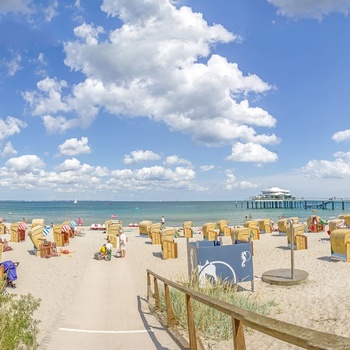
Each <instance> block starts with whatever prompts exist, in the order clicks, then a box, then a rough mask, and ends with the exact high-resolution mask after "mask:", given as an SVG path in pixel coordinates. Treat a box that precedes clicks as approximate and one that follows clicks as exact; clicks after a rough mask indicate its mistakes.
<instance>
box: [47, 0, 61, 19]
mask: <svg viewBox="0 0 350 350" xmlns="http://www.w3.org/2000/svg"><path fill="white" fill-rule="evenodd" d="M57 7H58V1H57V0H54V1H52V2H51V4H50V5H49V6H48V7H46V8H45V9H44V15H45V21H46V22H50V21H51V20H52V19H53V18H54V17H55V16H57V15H58V12H57Z"/></svg>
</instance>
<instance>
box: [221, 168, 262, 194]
mask: <svg viewBox="0 0 350 350" xmlns="http://www.w3.org/2000/svg"><path fill="white" fill-rule="evenodd" d="M256 187H258V185H257V184H254V183H251V182H249V181H245V180H244V181H237V178H236V176H235V175H234V174H233V172H232V171H231V170H227V171H226V181H225V188H226V189H227V190H230V191H231V190H234V189H240V190H246V189H250V188H256Z"/></svg>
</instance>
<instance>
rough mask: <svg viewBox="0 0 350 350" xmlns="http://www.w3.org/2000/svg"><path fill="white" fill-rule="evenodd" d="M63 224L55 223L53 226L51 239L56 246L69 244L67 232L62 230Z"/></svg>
mask: <svg viewBox="0 0 350 350" xmlns="http://www.w3.org/2000/svg"><path fill="white" fill-rule="evenodd" d="M64 226H65V225H63V224H62V225H55V226H54V228H53V239H54V242H55V243H56V245H57V247H64V246H66V245H68V244H69V232H68V231H66V230H64Z"/></svg>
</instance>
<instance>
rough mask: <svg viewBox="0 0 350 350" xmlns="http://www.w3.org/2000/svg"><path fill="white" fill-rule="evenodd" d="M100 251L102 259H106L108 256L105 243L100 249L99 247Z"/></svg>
mask: <svg viewBox="0 0 350 350" xmlns="http://www.w3.org/2000/svg"><path fill="white" fill-rule="evenodd" d="M100 253H101V255H102V257H103V259H105V260H107V259H108V257H107V248H106V244H104V245H103V246H102V247H101V249H100Z"/></svg>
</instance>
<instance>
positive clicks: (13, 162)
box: [5, 154, 45, 174]
mask: <svg viewBox="0 0 350 350" xmlns="http://www.w3.org/2000/svg"><path fill="white" fill-rule="evenodd" d="M5 165H6V166H8V167H9V168H10V169H11V170H13V171H15V172H17V173H20V174H22V173H33V172H37V171H39V170H40V169H42V168H43V167H44V165H45V164H44V162H43V161H42V160H41V159H40V158H39V157H38V156H37V155H34V154H29V155H24V156H21V157H17V158H10V159H9V160H8V161H7V162H6V163H5Z"/></svg>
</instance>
